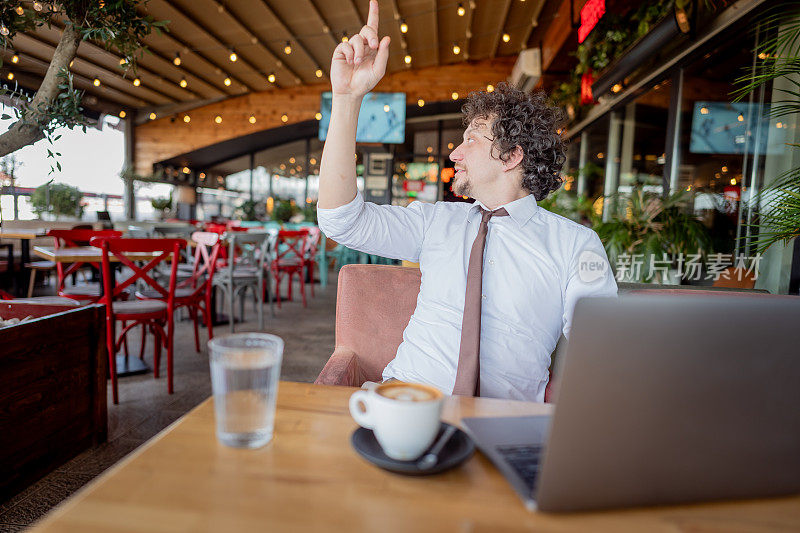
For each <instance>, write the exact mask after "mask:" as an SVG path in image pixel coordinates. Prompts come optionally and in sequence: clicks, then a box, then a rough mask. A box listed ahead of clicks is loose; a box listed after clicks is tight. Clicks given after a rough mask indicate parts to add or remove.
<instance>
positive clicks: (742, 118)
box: [736, 113, 744, 122]
mask: <svg viewBox="0 0 800 533" xmlns="http://www.w3.org/2000/svg"><path fill="white" fill-rule="evenodd" d="M736 120H738V121H739V122H744V115H742V114H741V113H739V116H738V117H736Z"/></svg>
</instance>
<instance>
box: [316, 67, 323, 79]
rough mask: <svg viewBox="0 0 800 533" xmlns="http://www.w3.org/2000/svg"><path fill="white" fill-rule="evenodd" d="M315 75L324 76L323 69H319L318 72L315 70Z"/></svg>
mask: <svg viewBox="0 0 800 533" xmlns="http://www.w3.org/2000/svg"><path fill="white" fill-rule="evenodd" d="M314 75H315V76H316V77H318V78H321V77H322V69H317V70H316V72H314Z"/></svg>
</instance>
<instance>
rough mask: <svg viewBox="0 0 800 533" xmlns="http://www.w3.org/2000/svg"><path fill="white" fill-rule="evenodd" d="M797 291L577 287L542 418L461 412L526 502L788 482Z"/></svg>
mask: <svg viewBox="0 0 800 533" xmlns="http://www.w3.org/2000/svg"><path fill="white" fill-rule="evenodd" d="M798 347H800V298H791V297H770V298H759V297H753V296H743V295H728V294H720V295H719V296H717V295H714V296H705V295H704V296H687V295H685V294H682V295H680V296H670V295H630V296H623V297H620V298H619V299H613V298H612V299H605V298H598V299H584V300H581V301H579V302H578V304H577V306H576V309H575V314H574V317H573V328H572V335H571V338H570V341H569V343H568V345H567V346H566V348H565V349H563V350H561V351H560V353H559V357H558V358H557V363H558V366H559V369H560V371H557V372H556V376H560V381H559V387H558V390H557V397H556V401H555V409H554V411H553V415H552V417H550V416H541V417H514V418H465V419H463V420H462V422H463V426H464V428H465V429H466V430H467V432H468V433H469V434H470V436H471V437H472V438H473V440H474V441H475V443H476V445H477V446H478V448H479V449H480V450H481V451H482V452H483V453H484V454H486V455H487V456H488V457H489V458H490V459H491V460H492V462H493V463H494V464H495V465H496V466H497V467H498V469H500V471H501V472H502V473H503V474H504V475H505V477H506V478H507V479H508V480H509V482H510V483H511V485H512V486H513V487H514V489H515V490H516V491H517V492H518V493H519V495H520V496H521V497H522V499H523V501H524V502H525V504H526V507H528V508H529V509H531V510H535V509H538V510H541V511H549V512H562V511H584V510H596V509H607V508H616V507H630V506H642V505H659V504H677V503H688V502H696V501H704V500H721V499H729V498H753V497H766V496H778V495H786V494H795V493H800V350H798Z"/></svg>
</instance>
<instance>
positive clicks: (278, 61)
mask: <svg viewBox="0 0 800 533" xmlns="http://www.w3.org/2000/svg"><path fill="white" fill-rule="evenodd" d="M212 2H213V3H214V4H216V5H217V7H218V8H222V9H223V11H225V12H226V13H228V15H229V16H230V17H231V19H233V21H234V22H235V23H236V24H237V25H238V26H239V30H241V31H243V32H244V33H246V34H248V37H249V38H250V41H251V42H252V43H253V44H257V45H258V46H259V47H261V48H262V50H263V52H261V53H263V54H264V55H265V56H266V57H267V59H268V60H270V61H273V62H274V63H275V64H276V68H282V69H284V70H286V71H288V72H289V74H290V75H291V76H292V77H293V78H294V79H295V80H300V83H303V79H302V78H301V77H300V76H299V75H298V74H297V73H296V72H295V71H294V69H292V67H290V66H289V65H288V64H287V63H286V61H283V60H282V59H280V58H279V57H277V56H276V55H275V54H273V53H272V51H271V50H270V49H269V47H268V46H267V45H266V43H264V42H263V41H262V40H261V39H260V38H259V37H258V35H256V33H255V32H254V31H253V30H252V29H250V27H249V26H247V25H246V24H245V23H244V22H243V21H242V20H241V19H240V18H239V17H238V16H236V14H235V13H234V12H233V10H232V9H230V8H226V7H225V6H224V5H223V4H222V3H221V2H219V1H218V0H212ZM262 4H263V6H264V8H265V9H266V10H267V11H268V12H269V13H270V14H271V15H272V16H273V17H275V18H276V19H277V20H278V24H280V25H281V26H282V27H283V29H284V30H285V31H286V32H287V33H288V34H289V35H290V36H293V35H292V32H291V31H289V30H288V29H287V28H286V26H285V25H284V24H283V23H282V22H281V20H280V19H279V18H278V17H277V16H275V13H273V12H272V10H271V9H270V7H269V5H267V3H266V2H265V1H263V0H262ZM298 42H299V41H298ZM300 47H302V45H300ZM303 51H304V52H305V53H306V54H307V55H309V54H308V52H307V51H306V50H305V49H303ZM239 56H240V57H241V54H239ZM309 57H311V59H312V60H313V59H314V58H313V57H312V56H310V55H309ZM255 70H256V72H258V73H259V74H260V75H261V76H264V73H263V72H260V71H259V70H258V69H257V68H256V69H255ZM273 85H277V86H281V85H278V84H277V82H276V83H275V84H273ZM258 90H263V89H258Z"/></svg>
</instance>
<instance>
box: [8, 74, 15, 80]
mask: <svg viewBox="0 0 800 533" xmlns="http://www.w3.org/2000/svg"><path fill="white" fill-rule="evenodd" d="M8 79H9V80H13V79H14V73H13V72H9V73H8Z"/></svg>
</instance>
